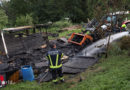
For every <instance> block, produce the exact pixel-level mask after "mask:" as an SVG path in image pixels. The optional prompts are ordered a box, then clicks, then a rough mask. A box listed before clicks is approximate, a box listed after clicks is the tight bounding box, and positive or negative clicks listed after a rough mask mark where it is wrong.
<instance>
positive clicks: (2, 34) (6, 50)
mask: <svg viewBox="0 0 130 90" xmlns="http://www.w3.org/2000/svg"><path fill="white" fill-rule="evenodd" d="M1 37H2V41H3V45H4V49H5V53H6V56H7V58H9V55H8V49H7V45H6V43H5V38H4V32H3V30H1Z"/></svg>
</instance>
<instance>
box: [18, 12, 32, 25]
mask: <svg viewBox="0 0 130 90" xmlns="http://www.w3.org/2000/svg"><path fill="white" fill-rule="evenodd" d="M32 24H33V18H32V17H31V15H29V14H27V15H26V16H20V17H17V18H16V26H25V25H32Z"/></svg>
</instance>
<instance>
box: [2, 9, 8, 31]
mask: <svg viewBox="0 0 130 90" xmlns="http://www.w3.org/2000/svg"><path fill="white" fill-rule="evenodd" d="M7 23H8V17H7V15H6V14H5V11H4V10H2V9H0V29H2V28H3V27H4V26H5V25H6V24H7Z"/></svg>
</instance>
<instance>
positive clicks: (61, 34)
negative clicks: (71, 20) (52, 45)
mask: <svg viewBox="0 0 130 90" xmlns="http://www.w3.org/2000/svg"><path fill="white" fill-rule="evenodd" d="M74 32H75V33H80V32H81V30H80V29H74V30H70V31H64V32H61V33H60V34H59V36H58V37H51V36H49V39H57V38H61V37H65V38H67V39H68V38H69V37H70V34H72V33H74Z"/></svg>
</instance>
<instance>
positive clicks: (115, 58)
mask: <svg viewBox="0 0 130 90" xmlns="http://www.w3.org/2000/svg"><path fill="white" fill-rule="evenodd" d="M113 52H115V50H113ZM124 52H125V53H124ZM80 77H83V81H82V82H79V79H80ZM65 80H66V82H65V83H61V84H58V85H54V84H53V83H52V82H45V83H42V84H40V85H38V84H37V83H36V82H35V81H34V82H21V83H18V84H14V85H7V87H6V88H3V89H2V90H130V56H128V54H127V51H123V52H122V53H116V54H113V53H110V54H109V57H108V58H107V59H105V58H101V59H100V60H99V62H98V63H97V64H96V65H94V66H92V67H90V68H88V69H87V70H86V71H85V72H83V73H81V74H79V75H77V76H76V77H74V78H69V75H67V76H65Z"/></svg>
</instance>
